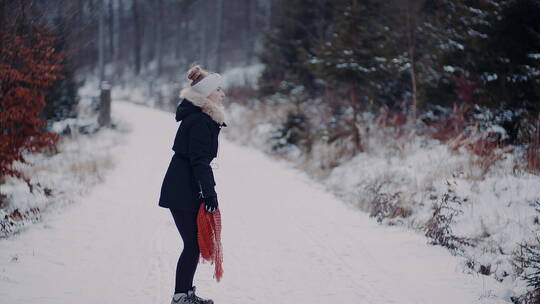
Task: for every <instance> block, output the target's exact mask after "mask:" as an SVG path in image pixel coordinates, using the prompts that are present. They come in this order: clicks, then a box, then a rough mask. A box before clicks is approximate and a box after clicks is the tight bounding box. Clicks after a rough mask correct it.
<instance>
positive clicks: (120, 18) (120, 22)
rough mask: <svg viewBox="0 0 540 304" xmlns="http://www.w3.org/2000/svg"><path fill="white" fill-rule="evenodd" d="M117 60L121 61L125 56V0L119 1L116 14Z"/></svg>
mask: <svg viewBox="0 0 540 304" xmlns="http://www.w3.org/2000/svg"><path fill="white" fill-rule="evenodd" d="M116 25H117V31H116V32H117V33H116V53H115V55H116V56H115V58H116V60H120V58H122V55H123V50H124V48H123V45H122V44H123V43H124V40H123V37H124V0H118V13H117V14H116Z"/></svg>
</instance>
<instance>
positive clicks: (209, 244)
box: [197, 204, 223, 282]
mask: <svg viewBox="0 0 540 304" xmlns="http://www.w3.org/2000/svg"><path fill="white" fill-rule="evenodd" d="M197 226H198V233H197V239H198V242H199V249H200V251H201V256H202V258H203V262H204V261H205V260H206V261H208V262H210V263H212V264H214V265H215V266H214V278H216V280H217V281H218V282H219V280H220V279H221V277H222V276H223V265H222V264H223V248H222V247H221V213H220V212H219V209H217V210H216V211H215V212H214V213H210V212H208V211H206V209H205V208H204V204H201V206H200V208H199V214H197Z"/></svg>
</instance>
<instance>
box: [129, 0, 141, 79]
mask: <svg viewBox="0 0 540 304" xmlns="http://www.w3.org/2000/svg"><path fill="white" fill-rule="evenodd" d="M131 8H132V11H133V25H134V28H135V31H134V33H135V35H134V36H135V37H134V42H135V44H134V48H133V52H134V56H135V73H136V74H137V75H138V74H139V73H140V71H141V33H142V32H141V21H140V17H139V10H138V0H133V5H132V6H131Z"/></svg>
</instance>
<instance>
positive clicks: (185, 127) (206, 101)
mask: <svg viewBox="0 0 540 304" xmlns="http://www.w3.org/2000/svg"><path fill="white" fill-rule="evenodd" d="M187 77H188V79H189V80H191V84H190V87H189V88H184V89H182V91H181V92H180V98H182V101H181V103H180V104H179V105H178V108H177V109H176V121H182V122H181V124H180V126H179V127H178V131H177V132H176V137H175V139H174V145H173V147H172V149H173V151H174V152H175V153H174V155H173V157H172V159H171V162H170V164H169V168H168V169H167V173H166V174H165V178H164V180H163V184H162V186H161V195H160V198H159V206H161V207H164V208H169V209H170V211H171V213H172V216H173V219H174V222H175V224H176V227H177V228H178V231H179V232H180V236H181V237H182V241H183V243H184V249H183V250H182V254H181V255H180V258H179V259H178V264H177V266H176V284H175V294H174V296H173V299H172V302H171V303H173V304H184V303H194V304H200V303H205V304H212V303H213V301H212V300H205V299H202V298H199V297H198V296H196V295H195V286H193V277H194V275H195V271H196V269H197V264H198V262H199V245H198V242H197V211H198V210H199V206H200V204H201V203H204V204H205V208H206V210H207V211H208V212H212V213H213V212H215V211H216V210H217V208H218V200H217V194H216V191H215V190H214V186H215V185H216V183H215V180H214V174H213V172H212V167H211V166H210V162H211V161H212V159H214V158H215V157H216V156H217V151H218V135H219V132H220V130H221V128H222V127H224V126H227V125H226V124H225V110H224V107H223V104H222V100H223V98H224V97H225V93H224V92H223V89H222V87H223V78H222V77H221V75H219V74H217V73H212V72H208V71H205V70H203V69H202V68H201V67H200V66H194V67H192V68H190V69H189V71H188V72H187Z"/></svg>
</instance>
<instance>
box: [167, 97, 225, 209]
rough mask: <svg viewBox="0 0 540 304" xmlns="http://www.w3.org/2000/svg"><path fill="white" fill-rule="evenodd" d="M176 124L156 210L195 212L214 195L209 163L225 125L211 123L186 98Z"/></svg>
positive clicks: (178, 113)
mask: <svg viewBox="0 0 540 304" xmlns="http://www.w3.org/2000/svg"><path fill="white" fill-rule="evenodd" d="M176 121H182V122H181V124H180V126H179V127H178V130H177V132H176V137H175V139H174V145H173V147H172V149H173V151H174V152H175V153H174V155H173V157H172V159H171V162H170V163H169V167H168V169H167V172H166V173H165V177H164V179H163V184H162V186H161V194H160V198H159V206H161V207H164V208H172V209H183V210H191V211H197V210H198V208H199V206H200V203H201V201H202V200H203V198H205V197H211V196H216V195H217V194H216V191H215V190H214V186H215V185H216V182H215V179H214V174H213V172H212V167H211V166H210V162H211V161H212V159H214V158H215V157H216V156H217V151H218V136H219V132H220V130H221V128H222V127H224V126H227V125H226V124H225V123H224V122H223V123H221V124H220V123H218V122H216V121H214V120H213V119H212V118H211V117H210V116H209V115H208V114H206V113H205V112H203V111H202V110H201V107H199V106H196V105H195V104H194V103H193V102H191V101H190V100H188V99H186V98H184V99H183V100H182V102H181V103H180V104H179V105H178V108H177V110H176Z"/></svg>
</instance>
